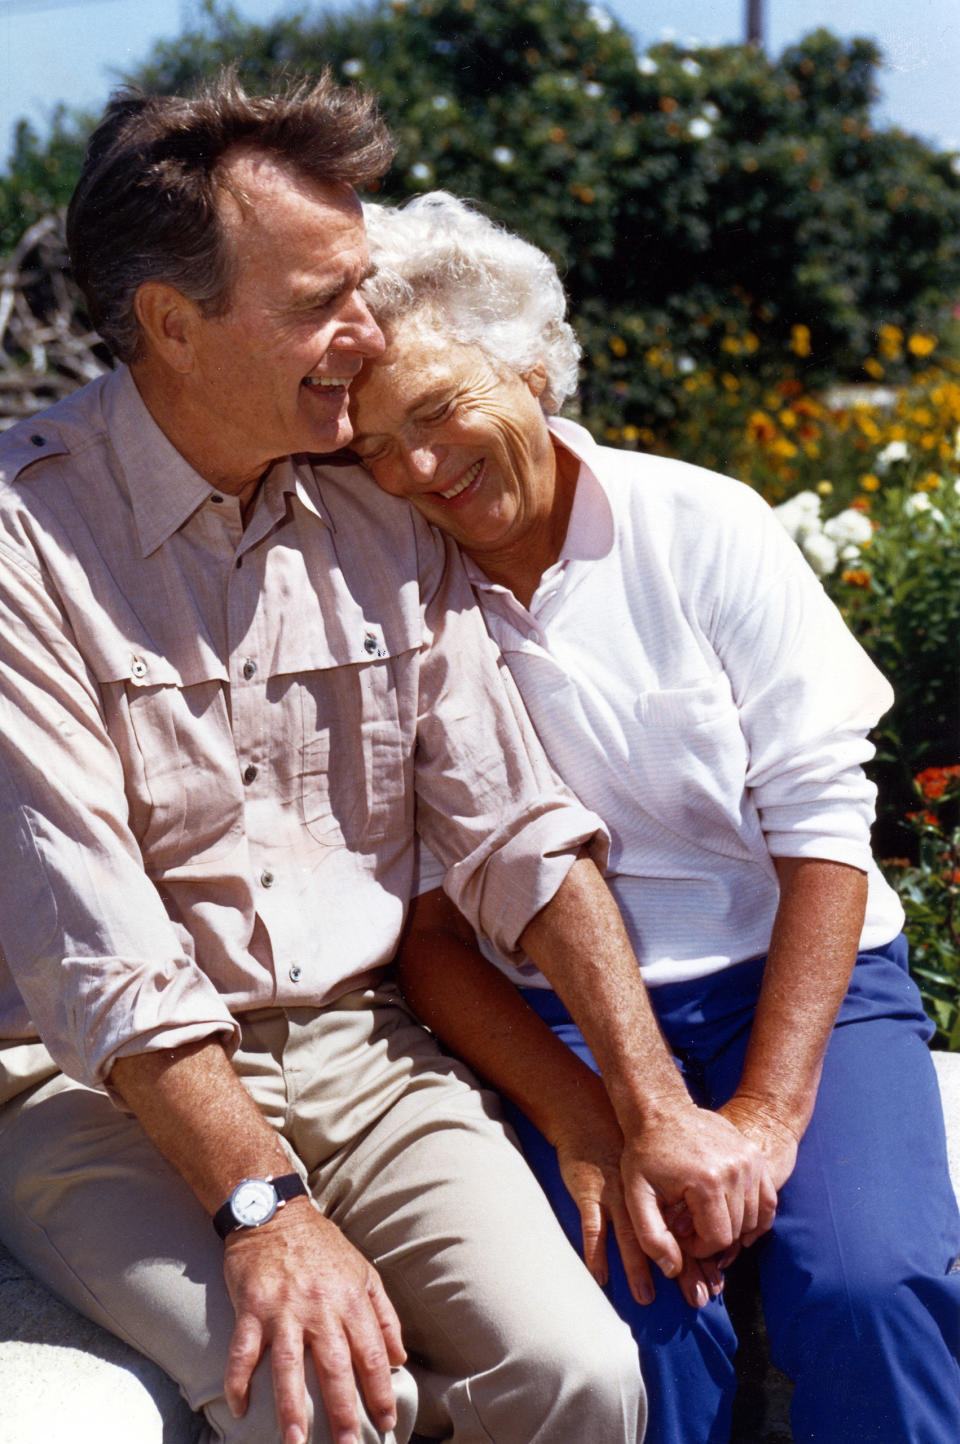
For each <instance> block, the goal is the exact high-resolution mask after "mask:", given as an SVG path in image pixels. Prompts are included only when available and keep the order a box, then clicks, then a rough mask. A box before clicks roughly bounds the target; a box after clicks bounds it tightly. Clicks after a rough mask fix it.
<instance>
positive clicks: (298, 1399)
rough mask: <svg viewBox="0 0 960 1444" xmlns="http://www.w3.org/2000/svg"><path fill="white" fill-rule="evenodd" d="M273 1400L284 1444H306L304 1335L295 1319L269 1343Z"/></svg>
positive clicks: (280, 1329) (281, 1329)
mask: <svg viewBox="0 0 960 1444" xmlns="http://www.w3.org/2000/svg"><path fill="white" fill-rule="evenodd" d="M270 1365H271V1369H272V1371H273V1397H274V1402H275V1405H276V1410H277V1420H278V1422H279V1424H280V1438H281V1440H282V1441H283V1444H306V1438H307V1426H308V1420H307V1383H306V1376H305V1372H304V1359H303V1332H302V1330H301V1329H300V1328H299V1326H298V1325H297V1324H296V1322H295V1321H294V1320H290V1321H289V1322H287V1323H285V1324H284V1325H283V1326H282V1327H281V1328H279V1329H278V1330H277V1331H276V1333H275V1334H274V1336H273V1339H272V1341H271V1344H270Z"/></svg>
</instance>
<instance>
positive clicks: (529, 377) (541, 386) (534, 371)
mask: <svg viewBox="0 0 960 1444" xmlns="http://www.w3.org/2000/svg"><path fill="white" fill-rule="evenodd" d="M523 379H524V381H525V382H526V383H527V385H528V386H529V388H530V391H531V394H532V395H533V396H534V397H536V398H537V400H539V399H540V397H541V396H542V395H543V393H544V391H546V389H547V368H546V366H545V365H544V363H543V362H542V361H538V362H537V364H536V366H532V367H531V368H530V370H529V371H525V372H524V375H523Z"/></svg>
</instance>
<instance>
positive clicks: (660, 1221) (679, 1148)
mask: <svg viewBox="0 0 960 1444" xmlns="http://www.w3.org/2000/svg"><path fill="white" fill-rule="evenodd" d="M622 1168H623V1177H624V1188H625V1192H626V1197H627V1203H628V1206H629V1208H630V1213H631V1217H632V1218H633V1222H634V1226H635V1228H636V1231H637V1237H638V1238H639V1240H640V1243H641V1245H642V1247H643V1249H644V1252H645V1253H646V1254H647V1255H648V1256H649V1257H650V1258H652V1259H653V1260H654V1261H655V1262H656V1263H657V1265H658V1266H659V1268H660V1269H661V1270H662V1272H663V1273H665V1274H667V1276H668V1277H670V1278H675V1277H676V1276H677V1275H678V1274H679V1273H680V1270H681V1268H682V1265H683V1257H682V1252H681V1241H678V1239H677V1237H676V1235H675V1233H674V1232H673V1231H672V1230H671V1228H670V1227H669V1226H668V1224H667V1222H666V1219H665V1217H664V1210H666V1211H667V1213H668V1214H669V1212H670V1210H671V1208H674V1207H675V1206H676V1205H678V1204H684V1205H686V1211H687V1213H688V1214H689V1231H688V1232H686V1233H685V1234H684V1235H683V1236H682V1251H683V1252H685V1253H687V1254H690V1255H691V1256H693V1257H694V1258H698V1259H709V1258H711V1257H713V1256H714V1255H717V1254H723V1253H726V1252H727V1251H728V1250H729V1249H730V1248H731V1246H732V1245H733V1244H735V1243H737V1242H738V1241H742V1240H744V1239H745V1238H746V1237H750V1238H755V1237H757V1236H758V1235H759V1234H760V1233H764V1232H766V1230H767V1229H768V1228H769V1227H770V1226H771V1224H772V1223H773V1219H774V1216H775V1214H776V1209H777V1193H776V1187H775V1184H774V1181H773V1179H772V1177H771V1175H770V1171H769V1168H768V1165H767V1163H766V1160H765V1158H764V1156H763V1153H762V1151H761V1149H760V1148H759V1147H758V1146H757V1144H756V1143H755V1142H754V1141H753V1140H752V1139H751V1138H749V1137H747V1136H746V1135H745V1134H744V1133H742V1132H741V1131H740V1130H739V1129H738V1128H737V1127H736V1126H735V1125H734V1124H733V1123H732V1122H730V1121H729V1120H728V1119H727V1118H724V1117H721V1116H720V1115H719V1114H718V1113H711V1112H709V1111H708V1110H707V1109H704V1108H697V1107H696V1106H695V1105H694V1104H692V1103H691V1104H689V1106H686V1107H683V1108H680V1109H676V1108H672V1109H671V1110H670V1111H669V1112H667V1113H665V1114H663V1115H661V1116H659V1117H658V1118H657V1120H656V1122H655V1123H654V1122H652V1121H650V1120H648V1121H647V1124H646V1126H645V1127H644V1128H642V1129H641V1130H640V1131H639V1132H637V1133H636V1134H635V1135H634V1136H632V1137H630V1138H628V1139H627V1141H626V1146H625V1148H624V1154H623V1163H622ZM677 1231H678V1232H679V1231H680V1230H679V1229H678V1230H677Z"/></svg>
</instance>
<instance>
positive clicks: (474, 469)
mask: <svg viewBox="0 0 960 1444" xmlns="http://www.w3.org/2000/svg"><path fill="white" fill-rule="evenodd" d="M482 465H483V462H482V461H475V462H474V463H473V465H472V466H471V467H470V468H469V470H467V471H465V472H464V473H463V475H462V476H461V478H460V480H459V481H458V482H457V484H456V486H451V488H450V490H449V491H441V493H440V495H441V496H442V497H443V499H444V501H453V498H454V497H455V496H459V495H460V493H461V491H466V489H467V487H468V486H469V485H470V483H471V481H475V480H476V478H477V475H478V473H479V471H480V468H481V466H482Z"/></svg>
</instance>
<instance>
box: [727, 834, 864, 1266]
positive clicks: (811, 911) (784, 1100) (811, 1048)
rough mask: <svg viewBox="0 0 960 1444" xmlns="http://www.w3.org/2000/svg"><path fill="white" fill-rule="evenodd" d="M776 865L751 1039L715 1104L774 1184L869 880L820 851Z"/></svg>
mask: <svg viewBox="0 0 960 1444" xmlns="http://www.w3.org/2000/svg"><path fill="white" fill-rule="evenodd" d="M774 865H775V867H776V869H777V875H778V877H779V879H780V903H779V907H778V909H777V916H776V921H775V923H774V928H773V936H772V938H771V941H770V951H769V953H768V956H767V964H766V968H765V970H764V976H763V984H762V986H761V989H760V998H759V1001H758V1003H757V1010H756V1015H755V1018H754V1023H753V1030H752V1032H751V1035H750V1044H749V1047H748V1049H747V1055H746V1059H745V1061H744V1066H743V1074H742V1076H741V1079H740V1083H739V1085H738V1087H737V1091H736V1093H735V1094H734V1095H733V1097H732V1098H731V1099H730V1101H729V1103H727V1104H726V1105H725V1106H724V1107H723V1108H721V1109H720V1112H721V1113H723V1114H724V1115H725V1116H726V1117H727V1118H729V1119H730V1121H731V1122H732V1123H735V1124H736V1125H737V1127H738V1128H740V1129H741V1130H742V1131H743V1132H744V1133H746V1134H747V1136H748V1137H750V1138H753V1139H754V1141H755V1142H757V1143H758V1144H759V1145H760V1147H761V1148H762V1149H763V1152H764V1156H765V1157H766V1159H767V1165H768V1167H769V1170H770V1174H771V1176H772V1178H773V1181H774V1183H775V1185H776V1187H777V1188H778V1189H780V1188H781V1187H782V1186H783V1184H784V1183H785V1182H786V1180H787V1179H788V1178H789V1177H790V1174H791V1173H792V1172H793V1167H794V1163H795V1161H796V1153H797V1145H798V1144H799V1142H800V1139H801V1138H802V1137H803V1133H804V1130H805V1129H806V1126H807V1124H808V1123H809V1121H810V1115H811V1114H812V1112H813V1106H814V1103H815V1101H816V1096H817V1087H818V1085H819V1081H820V1070H821V1066H822V1064H823V1055H824V1053H825V1052H826V1048H827V1043H828V1042H829V1040H830V1033H831V1030H832V1028H833V1025H834V1022H835V1021H836V1017H837V1013H838V1011H839V1009H840V1004H841V1003H842V1002H843V999H844V996H845V994H846V991H847V988H848V986H849V983H850V974H851V972H852V970H853V965H854V963H855V961H856V956H857V948H858V945H859V940H860V931H861V928H862V926H863V917H864V911H865V908H866V897H867V879H866V876H865V874H864V873H862V872H860V870H859V869H858V868H855V867H850V866H848V865H846V864H845V863H840V862H829V861H826V860H825V859H822V858H800V857H780V858H776V859H774ZM750 1241H751V1240H750V1239H748V1238H745V1239H744V1242H745V1243H748V1242H750Z"/></svg>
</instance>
